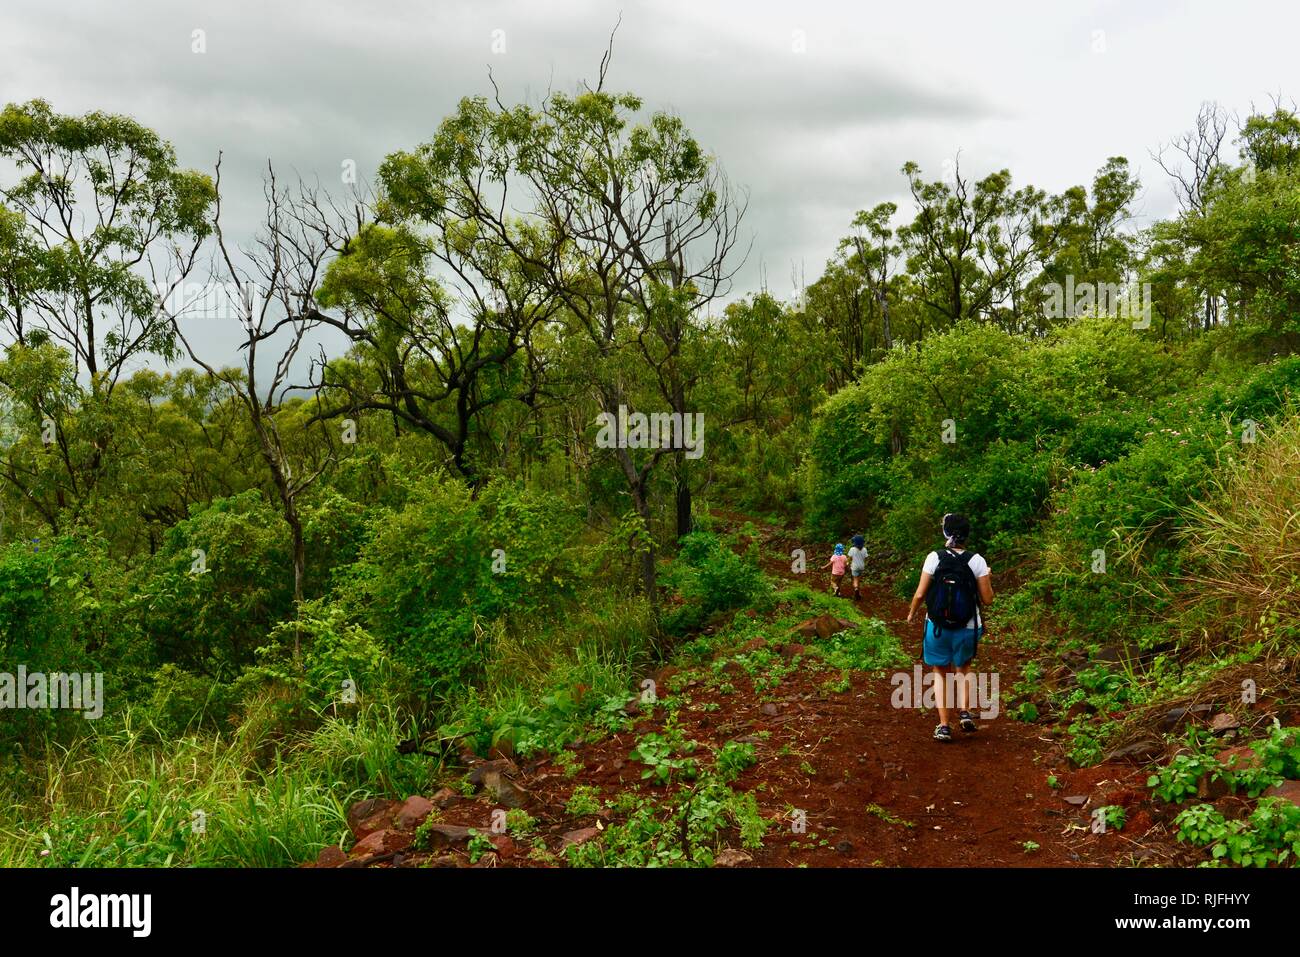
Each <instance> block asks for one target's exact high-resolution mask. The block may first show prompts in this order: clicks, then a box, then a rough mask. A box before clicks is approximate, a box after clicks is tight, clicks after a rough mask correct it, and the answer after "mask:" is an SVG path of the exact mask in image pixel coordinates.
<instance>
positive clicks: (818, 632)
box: [791, 615, 858, 638]
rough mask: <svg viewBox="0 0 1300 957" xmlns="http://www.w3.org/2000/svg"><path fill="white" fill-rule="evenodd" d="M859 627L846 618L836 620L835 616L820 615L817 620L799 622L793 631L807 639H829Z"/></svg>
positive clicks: (810, 619)
mask: <svg viewBox="0 0 1300 957" xmlns="http://www.w3.org/2000/svg"><path fill="white" fill-rule="evenodd" d="M857 627H858V626H857V624H856V623H854V622H851V621H849V620H848V619H846V618H836V617H835V616H834V615H818V616H817V617H816V618H809V619H808V620H807V621H801V622H799V624H797V625H795V626H794V628H793V629H791V630H792V631H797V632H798V633H799V634H801V635H803V636H804V637H805V638H814V637H816V638H829V637H830V636H831V635H835V634H838V633H839V632H841V631H848V630H849V629H853V628H857Z"/></svg>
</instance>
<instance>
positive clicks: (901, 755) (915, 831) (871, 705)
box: [738, 526, 1145, 866]
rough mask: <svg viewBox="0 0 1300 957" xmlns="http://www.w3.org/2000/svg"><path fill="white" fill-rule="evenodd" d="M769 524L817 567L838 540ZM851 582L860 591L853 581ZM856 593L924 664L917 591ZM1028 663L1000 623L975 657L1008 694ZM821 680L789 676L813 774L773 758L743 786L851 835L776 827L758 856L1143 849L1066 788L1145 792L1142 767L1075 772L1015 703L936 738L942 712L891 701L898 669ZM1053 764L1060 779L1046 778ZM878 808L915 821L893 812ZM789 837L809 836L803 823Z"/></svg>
mask: <svg viewBox="0 0 1300 957" xmlns="http://www.w3.org/2000/svg"><path fill="white" fill-rule="evenodd" d="M759 531H760V535H761V537H762V539H763V547H762V552H763V554H764V555H767V556H787V555H789V554H790V552H791V551H792V550H793V549H794V548H803V549H804V550H805V552H806V554H807V555H808V556H809V558H808V565H809V568H810V569H816V568H817V567H818V566H820V564H821V563H822V560H821V558H820V557H819V556H821V555H822V553H823V552H826V551H828V549H827V546H826V545H825V544H824V543H807V542H800V541H797V540H795V539H794V538H792V537H790V534H789V533H788V532H786V531H785V530H782V529H778V528H774V527H771V526H767V527H764V526H759ZM765 566H766V567H765V570H766V571H767V572H768V573H769V574H772V575H776V576H779V577H781V578H784V579H785V580H787V581H792V582H798V581H800V580H802V581H803V583H805V584H813V585H817V584H819V583H823V582H826V581H827V578H826V575H825V573H820V574H818V573H815V572H814V573H813V575H812V582H809V581H808V577H809V576H807V575H805V576H796V575H793V574H791V572H790V568H789V564H788V561H785V560H783V559H782V558H781V557H771V558H769V559H768V560H767V561H765ZM843 593H844V594H845V595H850V594H851V589H850V588H849V587H848V585H847V584H846V585H845V587H844V588H843ZM846 601H852V599H846ZM852 603H853V604H854V605H855V606H856V607H857V609H858V610H859V611H860V612H862V613H863V614H865V615H867V616H868V617H874V618H878V619H880V620H882V621H883V622H885V623H886V625H887V626H888V627H889V629H890V630H891V631H892V632H893V633H894V634H895V635H896V636H897V637H898V638H899V639H900V641H901V642H902V645H903V648H904V651H905V652H906V653H907V654H908V655H911V656H913V657H914V658H915V661H916V663H917V664H920V651H921V625H919V624H913V625H908V624H907V623H906V617H907V602H905V601H902V600H900V599H899V598H898V597H897V596H896V595H895V594H894V593H893V592H892V591H891V590H890V589H889V588H888V587H887V586H886V585H884V584H881V583H870V584H866V585H865V586H864V588H863V594H862V598H861V599H860V600H857V601H852ZM1022 664H1023V660H1022V657H1021V656H1020V655H1019V654H1018V653H1017V651H1016V650H1014V649H1012V648H1009V647H1007V646H1005V645H1004V644H1003V643H1002V642H1000V641H999V636H998V634H997V630H996V627H994V628H993V629H992V630H991V633H990V634H989V636H987V637H986V638H984V639H983V640H981V642H980V649H979V655H978V657H977V659H976V662H975V667H976V670H977V671H981V672H985V673H996V674H998V675H999V686H1000V690H1001V691H1002V693H1003V694H1005V692H1006V691H1007V690H1009V688H1010V686H1011V685H1013V684H1014V683H1015V682H1016V681H1017V680H1018V679H1019V676H1020V670H1021V666H1022ZM819 684H820V679H818V678H816V677H815V676H810V675H807V674H804V673H799V674H796V675H794V676H792V677H791V679H790V682H789V686H787V687H786V688H785V690H787V692H788V693H789V694H790V696H791V698H792V699H798V697H799V696H800V695H806V696H807V697H808V700H806V701H799V702H798V703H797V704H795V705H794V707H796V708H797V709H798V714H799V717H798V718H797V719H796V720H795V721H793V722H791V723H790V726H789V731H790V733H791V734H792V736H793V737H794V738H795V739H796V740H797V741H798V742H799V743H800V745H801V746H803V747H806V748H807V749H808V750H809V751H810V753H811V754H812V755H813V756H814V757H813V758H812V760H811V762H810V763H811V764H812V765H813V767H814V769H816V770H817V771H818V773H817V775H815V776H806V775H801V774H798V773H794V774H792V773H789V769H788V767H782V766H781V765H780V763H779V762H773V763H770V764H769V765H768V766H766V767H764V766H763V765H760V766H759V767H758V768H754V769H751V770H750V771H749V772H748V774H747V775H746V776H745V777H743V778H742V779H741V781H740V783H739V785H738V786H741V787H743V786H747V785H750V784H751V778H752V779H753V783H755V784H756V783H758V782H759V781H766V782H767V784H768V786H769V788H771V789H772V795H773V797H774V798H775V799H776V801H775V802H774V803H782V802H784V803H788V804H790V805H793V806H795V807H798V808H803V809H806V811H807V814H808V821H809V826H810V830H811V829H812V825H813V824H814V823H816V825H817V826H818V829H819V830H820V829H821V828H834V829H835V830H834V832H833V833H834V839H833V840H832V841H831V844H832V847H834V846H835V845H836V844H837V843H839V844H841V849H840V850H838V851H832V853H831V854H825V853H820V854H819V853H813V854H806V853H800V852H796V853H793V854H792V853H790V849H789V847H788V846H787V848H785V849H784V850H783V849H782V848H781V847H780V843H781V841H780V839H778V838H777V837H776V836H775V835H773V839H772V840H771V841H769V842H768V843H769V844H771V845H773V846H772V847H770V848H769V849H765V850H764V851H762V852H760V853H758V854H756V855H755V863H758V864H770V865H777V866H783V865H784V866H789V865H790V864H798V863H803V862H807V863H809V864H820V865H823V866H825V865H833V864H835V863H840V862H842V863H843V864H847V865H859V866H860V865H863V864H875V863H879V864H882V865H885V866H972V865H983V866H999V865H1013V866H1049V865H1075V866H1077V865H1079V864H1083V863H1099V864H1100V863H1112V862H1115V861H1116V859H1117V858H1118V859H1119V860H1122V861H1126V860H1127V859H1128V857H1129V856H1130V854H1131V853H1133V852H1135V851H1139V850H1140V849H1141V846H1140V845H1139V844H1137V843H1136V842H1134V841H1132V840H1131V839H1129V838H1127V837H1125V836H1124V835H1121V834H1118V833H1111V834H1106V835H1094V834H1092V833H1091V832H1090V830H1089V829H1088V827H1087V824H1088V811H1089V810H1090V809H1091V807H1092V804H1089V805H1088V806H1087V808H1082V807H1079V806H1077V805H1074V804H1071V803H1068V802H1067V801H1066V800H1065V799H1066V798H1067V797H1075V796H1076V794H1080V795H1084V796H1090V797H1093V796H1094V795H1093V792H1094V791H1095V790H1096V788H1097V786H1098V784H1100V783H1102V782H1105V783H1106V784H1107V785H1108V786H1110V787H1109V789H1110V790H1116V787H1115V786H1116V785H1119V786H1120V787H1118V789H1117V790H1118V797H1117V798H1116V799H1117V800H1118V801H1120V802H1124V803H1138V802H1140V801H1141V800H1144V796H1143V795H1142V794H1141V791H1140V786H1141V784H1142V781H1143V780H1144V778H1145V775H1144V774H1143V772H1142V770H1141V769H1140V768H1136V767H1128V766H1121V767H1109V768H1106V769H1103V770H1101V771H1100V772H1099V771H1098V770H1097V769H1093V770H1091V771H1090V772H1074V771H1072V769H1071V768H1070V767H1069V765H1068V763H1067V762H1066V761H1065V759H1064V757H1063V755H1061V754H1060V752H1059V748H1057V746H1056V745H1055V742H1054V740H1053V739H1052V738H1050V737H1048V736H1047V735H1046V734H1045V733H1044V730H1043V729H1042V728H1040V726H1038V725H1036V724H1026V723H1024V722H1020V721H1016V720H1013V719H1012V718H1010V717H1008V716H1007V715H1006V714H1005V711H1002V712H1000V713H999V714H998V716H997V717H995V718H992V719H990V720H978V719H977V720H978V723H979V731H977V732H976V733H974V734H963V733H961V732H960V731H957V730H954V734H955V736H956V738H957V740H956V741H954V742H953V743H951V744H940V743H939V742H936V741H934V740H932V738H931V733H932V731H933V728H934V725H935V724H937V723H938V719H937V716H936V714H935V712H934V711H933V710H924V711H923V710H920V709H916V708H896V707H894V705H893V704H892V701H891V698H892V692H893V687H892V685H891V684H890V681H889V678H888V677H886V678H883V679H881V678H875V677H873V676H870V675H863V674H857V675H854V677H853V687H852V689H851V690H850V691H848V692H847V693H844V694H831V695H823V694H822V693H821V692H820V690H819ZM1049 775H1055V777H1056V778H1057V780H1058V784H1059V785H1060V787H1057V788H1053V787H1051V786H1050V785H1049V783H1048V778H1049ZM1072 786H1078V787H1080V788H1081V790H1080V791H1078V792H1076V791H1075V790H1074V789H1073V787H1072ZM1108 800H1109V799H1108ZM868 808H872V809H873V810H867V809H868ZM875 809H878V810H875ZM881 812H887V814H888V815H890V816H892V817H893V818H895V819H898V820H902V821H906V822H908V823H910V824H912V825H913V826H912V827H908V826H906V825H904V824H898V823H890V821H889V820H886V818H885V816H884V815H883V814H882V813H881ZM845 841H847V842H848V844H849V845H851V847H848V846H844V845H843V844H842V843H841V842H845ZM787 843H788V844H795V843H799V840H798V837H797V835H791V836H790V838H789V840H788V842H787ZM1033 845H1037V849H1033ZM1027 847H1028V848H1029V849H1027Z"/></svg>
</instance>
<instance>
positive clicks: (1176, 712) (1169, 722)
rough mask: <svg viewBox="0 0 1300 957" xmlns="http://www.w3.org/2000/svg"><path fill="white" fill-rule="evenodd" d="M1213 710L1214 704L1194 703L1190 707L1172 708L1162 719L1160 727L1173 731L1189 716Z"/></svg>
mask: <svg viewBox="0 0 1300 957" xmlns="http://www.w3.org/2000/svg"><path fill="white" fill-rule="evenodd" d="M1213 710H1214V705H1211V704H1194V705H1192V706H1191V707H1190V708H1171V709H1170V710H1169V711H1168V712H1166V713H1165V716H1164V717H1163V718H1161V719H1160V728H1161V730H1163V731H1173V730H1175V729H1176V728H1177V727H1178V726H1179V725H1181V724H1182V723H1183V722H1184V721H1186V720H1188V719H1189V718H1193V717H1195V716H1196V715H1199V714H1208V713H1209V712H1211V711H1213Z"/></svg>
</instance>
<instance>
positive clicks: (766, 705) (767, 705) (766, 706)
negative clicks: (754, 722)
mask: <svg viewBox="0 0 1300 957" xmlns="http://www.w3.org/2000/svg"><path fill="white" fill-rule="evenodd" d="M779 710H780V709H779V708H777V706H776V705H775V704H774V703H773V702H771V701H765V702H763V707H762V712H763V714H765V715H767V716H769V717H775V716H776V714H777V712H778V711H779Z"/></svg>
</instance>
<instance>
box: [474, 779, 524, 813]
mask: <svg viewBox="0 0 1300 957" xmlns="http://www.w3.org/2000/svg"><path fill="white" fill-rule="evenodd" d="M483 787H484V788H485V789H486V790H487V791H488V793H489V794H491V795H492V796H493V797H494V798H495V799H496V800H497V801H498V802H499V803H501V804H502V805H504V806H505V807H508V808H521V807H523V806H524V805H525V804H527V803H528V792H527V791H525V790H524V789H523V788H521V787H520V786H519V785H518V784H515V782H514V781H511V780H510V779H509V778H508V777H506V776H505V775H504V774H502V773H501V772H500V771H489V772H488V773H487V774H485V775H483Z"/></svg>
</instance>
